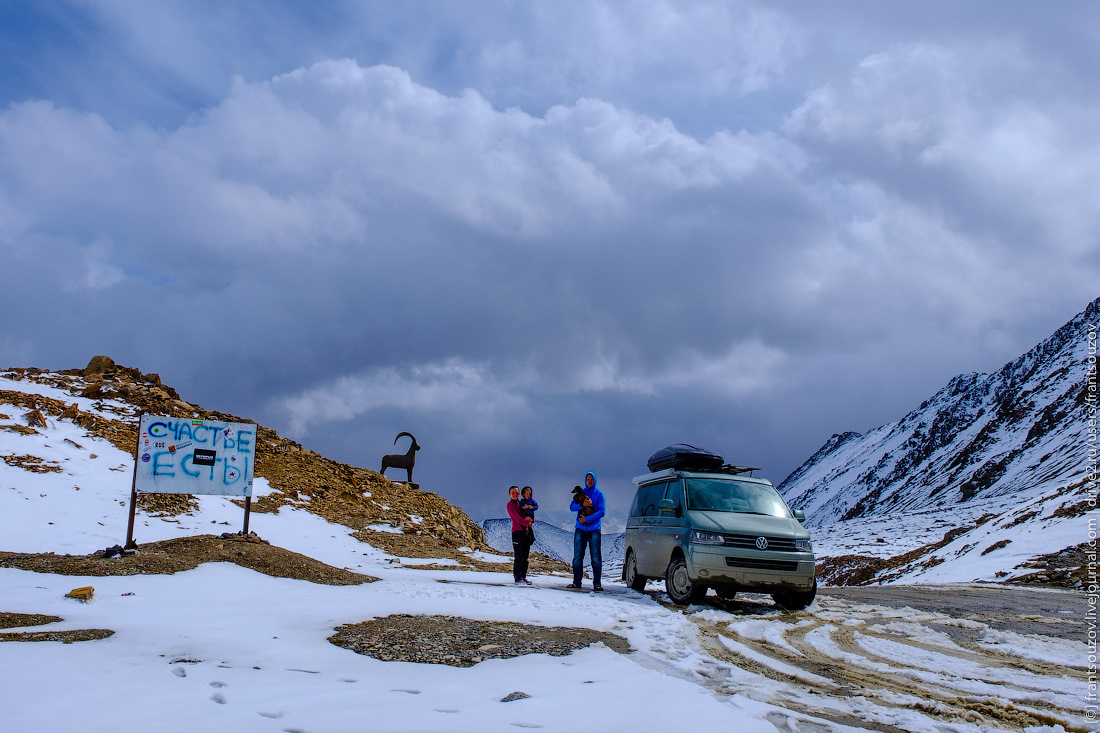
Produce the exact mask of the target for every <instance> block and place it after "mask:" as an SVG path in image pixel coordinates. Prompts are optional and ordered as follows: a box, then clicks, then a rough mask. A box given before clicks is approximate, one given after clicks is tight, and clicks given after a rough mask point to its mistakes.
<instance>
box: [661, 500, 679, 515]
mask: <svg viewBox="0 0 1100 733" xmlns="http://www.w3.org/2000/svg"><path fill="white" fill-rule="evenodd" d="M657 509H658V510H659V511H660V512H661V514H676V502H674V501H673V500H672V499H661V500H660V501H659V502H657Z"/></svg>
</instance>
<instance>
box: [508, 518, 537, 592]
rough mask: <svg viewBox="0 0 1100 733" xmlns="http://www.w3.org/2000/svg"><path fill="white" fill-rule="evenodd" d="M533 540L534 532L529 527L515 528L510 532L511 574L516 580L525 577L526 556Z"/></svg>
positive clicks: (529, 552)
mask: <svg viewBox="0 0 1100 733" xmlns="http://www.w3.org/2000/svg"><path fill="white" fill-rule="evenodd" d="M534 541H535V533H534V532H532V531H531V530H529V529H517V530H515V531H514V532H512V554H513V555H514V559H513V560H512V575H514V576H515V579H516V580H523V579H524V578H526V577H527V558H528V556H529V555H530V554H531V545H532V544H533V543H534Z"/></svg>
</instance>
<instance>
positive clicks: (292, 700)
mask: <svg viewBox="0 0 1100 733" xmlns="http://www.w3.org/2000/svg"><path fill="white" fill-rule="evenodd" d="M0 389H13V390H20V391H30V390H32V389H33V390H36V391H47V388H43V387H40V386H39V385H33V384H29V383H27V382H18V383H11V384H4V385H0ZM58 396H60V397H62V398H64V399H66V400H67V401H69V402H72V401H74V400H73V398H72V397H71V395H68V394H65V393H60V394H59V395H58ZM81 408H82V409H85V410H92V409H94V406H93V405H92V404H91V403H90V401H88V403H87V404H81ZM23 412H25V410H24V409H23V408H19V407H16V406H12V405H4V404H0V414H3V415H6V417H4V418H0V457H3V458H10V459H11V464H10V465H9V463H8V462H6V461H5V462H4V463H0V553H2V552H9V553H10V552H57V553H69V554H88V553H91V552H93V551H95V550H97V549H103V548H105V547H108V546H110V545H114V544H121V542H122V541H123V539H124V538H125V532H126V519H127V510H128V507H127V500H128V496H129V491H130V479H131V470H132V465H133V464H132V459H131V458H130V457H129V456H128V455H127V454H125V453H124V452H121V451H119V450H117V449H116V448H114V447H113V446H112V445H110V444H109V443H107V442H106V441H103V440H100V439H98V438H94V437H91V436H89V435H88V434H87V433H86V432H85V431H84V430H82V429H81V428H79V427H77V426H76V425H73V424H71V423H69V422H68V421H67V420H59V419H56V418H50V419H49V420H48V422H49V426H48V428H47V429H45V430H39V432H38V433H36V434H26V435H24V434H20V433H17V432H14V431H11V430H8V429H5V427H6V426H11V425H17V424H19V425H22V424H25V423H23V422H22V419H21V416H22V414H23ZM93 455H94V456H95V457H94V458H93V457H92V456H93ZM26 456H31V457H33V458H34V459H37V461H28V460H27V459H26V458H23V459H18V458H17V457H26ZM29 465H38V466H46V467H57V468H59V469H60V470H55V471H47V472H42V473H38V472H33V471H31V470H29V469H28V468H27V466H29ZM266 490H268V489H267V486H266V482H265V481H263V480H260V479H258V480H257V482H256V492H257V493H258V494H262V493H263V492H264V491H266ZM241 521H242V510H241V509H240V508H238V507H237V506H235V505H233V504H231V503H230V502H229V501H228V499H225V498H222V497H213V496H204V497H199V509H198V510H196V511H195V512H193V513H192V514H186V515H180V516H177V517H153V516H147V515H144V514H139V515H138V522H137V526H136V529H135V539H136V540H137V541H138V542H139V543H147V542H152V541H155V540H160V539H167V538H172V537H180V536H191V535H195V534H200V533H214V534H217V533H221V532H225V531H237V530H239V529H240V525H241ZM250 528H251V529H252V530H253V531H255V532H256V533H258V534H259V535H260V536H261V537H263V538H265V539H266V540H268V541H270V542H271V543H272V544H274V545H278V546H281V547H284V548H287V549H289V550H293V551H295V552H299V553H302V554H305V555H309V556H311V557H314V558H316V559H318V560H321V561H323V562H325V563H328V564H330V565H333V566H336V567H341V568H348V569H351V570H354V571H357V572H362V573H366V574H369V575H373V576H375V577H378V578H380V582H377V583H370V584H365V585H360V586H343V587H336V586H325V585H316V584H312V583H308V582H305V581H299V580H289V579H284V578H275V577H269V576H266V575H262V574H259V573H256V572H254V571H251V570H248V569H245V568H242V567H239V566H236V565H232V564H228V563H211V564H206V565H202V566H199V567H198V568H196V569H194V570H190V571H186V572H180V573H177V574H174V575H135V576H114V577H72V576H60V575H51V574H43V573H33V572H27V571H22V570H15V569H7V568H0V611H3V612H15V613H35V614H52V615H56V616H59V617H61V618H63V619H64V620H63V621H60V622H57V623H54V624H50V625H46V626H37V627H33V628H27V629H25V630H26V631H50V630H66V629H85V628H106V629H112V630H113V631H115V634H114V635H113V636H111V637H109V638H107V639H102V640H98V641H85V642H78V643H72V644H62V643H57V642H33V643H32V642H26V643H17V642H4V643H0V721H2V724H0V730H4V731H18V732H22V731H28V732H29V731H52V730H61V729H68V728H71V729H73V730H80V731H117V730H119V729H129V730H157V731H195V730H233V731H265V732H267V731H309V732H311V733H323V732H325V731H359V730H437V731H466V730H513V729H515V728H517V727H518V728H537V729H546V730H563V731H578V730H638V731H653V730H664V729H673V728H675V729H683V728H685V727H687V728H698V729H702V730H708V729H735V730H738V731H770V730H782V731H809V730H818V731H825V730H837V731H839V730H855V729H858V728H862V727H864V726H865V725H866V724H867V723H868V722H873V723H875V724H877V725H880V726H894V727H897V728H900V729H904V730H913V731H976V730H995V729H997V730H1000V729H1007V730H1020V729H1025V728H1027V729H1029V730H1036V731H1037V730H1043V729H1046V730H1051V731H1053V730H1057V729H1058V728H1057V726H1059V725H1061V726H1066V727H1067V728H1072V729H1077V730H1085V729H1088V728H1089V727H1090V726H1089V724H1088V721H1087V720H1086V719H1085V718H1084V717H1083V715H1082V714H1081V712H1080V711H1081V709H1082V704H1083V700H1084V697H1085V694H1086V683H1085V680H1084V671H1083V670H1084V666H1085V664H1086V657H1085V654H1084V653H1083V650H1082V648H1081V645H1080V644H1079V643H1077V642H1071V641H1068V640H1059V639H1055V638H1051V637H1045V636H1044V637H1040V636H1024V635H1019V634H1012V633H1010V632H1005V631H1000V630H997V629H996V628H994V627H992V626H989V625H985V624H983V623H981V622H977V621H966V620H962V619H959V618H954V617H951V616H949V615H947V614H937V613H930V612H917V611H913V610H912V609H902V610H897V609H891V608H888V607H878V606H872V605H860V604H854V603H849V602H845V601H843V600H840V599H833V598H825V597H821V598H820V599H819V601H818V602H817V603H815V604H814V605H813V606H812V607H811V608H810V609H809V610H808V611H806V612H803V613H798V614H788V613H785V612H782V611H780V610H778V609H776V608H775V607H774V606H772V605H770V603H768V602H767V599H764V598H761V599H760V600H759V602H754V601H752V600H751V599H750V600H749V602H747V603H746V604H743V605H741V606H739V607H737V608H735V609H733V610H728V609H727V608H724V607H721V606H719V605H717V604H711V605H705V606H693V607H691V608H690V609H688V610H686V611H685V610H682V609H678V608H675V607H672V606H670V605H668V604H667V603H663V602H662V601H663V600H664V597H663V594H661V593H659V592H651V593H636V592H634V591H631V590H628V589H626V588H624V587H623V586H622V585H621V584H619V583H617V582H616V580H615V579H614V578H613V577H609V578H608V582H607V585H608V586H609V591H610V592H609V593H607V594H602V595H599V594H591V593H567V592H558V591H556V590H554V589H552V587H560V586H561V585H562V584H564V583H565V582H567V581H566V580H565V579H562V578H559V577H537V578H535V585H534V586H533V587H525V588H517V587H514V586H512V585H511V583H510V576H509V575H508V574H507V573H483V572H482V573H475V572H460V571H451V570H446V569H438V570H436V569H432V570H414V569H411V568H406V567H402V563H401V561H400V559H398V558H394V557H392V556H390V555H387V554H386V553H384V552H382V551H380V550H377V549H374V548H372V547H370V546H369V545H365V544H363V543H361V542H359V541H357V540H355V539H354V538H352V537H351V536H350V531H349V530H348V528H346V527H343V526H340V525H335V524H330V523H328V522H326V521H324V520H323V519H321V518H319V517H317V516H315V515H312V514H310V513H308V512H307V511H305V510H302V509H293V508H289V507H284V508H283V509H282V510H281V511H280V512H279V513H278V514H254V515H253V516H252V519H251V527H250ZM3 556H4V555H3V554H0V557H3ZM424 563H425V561H424V560H423V559H417V560H416V561H415V564H418V565H420V564H424ZM410 564H412V563H410ZM439 581H451V582H439ZM456 581H457V582H456ZM494 583H500V584H501V585H494ZM87 585H90V586H93V587H94V588H95V594H94V597H93V598H92V599H91V601H89V602H88V603H82V602H79V601H76V600H72V599H69V598H65V597H64V596H65V594H66V593H67V592H69V591H70V590H71V589H73V588H76V587H79V586H87ZM653 588H654V590H655V591H656V589H657V588H659V586H658V585H656V584H654V585H653ZM390 614H425V615H426V614H440V615H457V616H464V617H468V618H471V619H478V620H494V621H515V622H521V623H524V624H535V625H546V626H573V627H584V628H591V629H596V630H600V631H606V632H611V633H615V634H619V635H621V636H623V637H624V638H625V639H627V640H628V641H629V643H630V645H631V647H632V648H633V650H634V651H632V652H631V653H630V654H627V655H622V654H619V653H617V652H615V651H613V650H611V649H609V648H606V647H604V646H602V645H597V646H593V647H589V648H586V649H584V650H581V651H578V652H574V653H573V654H570V655H568V656H564V657H553V656H548V655H528V656H524V657H518V658H513V659H492V660H486V661H483V662H480V663H478V664H476V665H474V666H473V667H469V668H457V667H450V666H445V665H436V664H414V663H405V662H382V661H378V660H376V659H373V658H371V657H368V656H364V655H359V654H356V653H354V652H352V651H350V650H348V649H344V648H340V647H337V646H334V645H333V644H331V643H329V642H328V641H327V638H328V637H329V636H330V635H331V634H332V633H333V630H334V628H335V627H337V626H339V625H341V624H346V623H355V622H359V621H364V620H368V619H371V618H378V617H383V616H387V615H390ZM959 630H961V632H962V633H963V635H964V636H965V638H961V637H960V636H959V634H958V633H955V632H957V631H959ZM8 631H12V630H8ZM514 691H522V692H524V693H526V694H528V695H530V697H529V698H526V699H522V700H516V701H513V702H501V699H502V698H504V697H505V696H506V695H508V694H509V693H511V692H514ZM1044 723H1045V724H1048V725H1049V726H1053V727H1047V728H1044V727H1041V726H1042V724H1044Z"/></svg>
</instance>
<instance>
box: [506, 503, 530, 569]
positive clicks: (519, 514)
mask: <svg viewBox="0 0 1100 733" xmlns="http://www.w3.org/2000/svg"><path fill="white" fill-rule="evenodd" d="M508 516H509V517H511V518H512V577H514V578H515V580H516V585H531V581H530V580H528V579H527V559H528V557H529V556H530V554H531V543H532V542H533V541H534V539H535V534H534V532H533V531H532V530H531V525H532V524H534V523H535V520H534V519H532V518H530V517H525V516H523V510H521V509H520V506H519V487H518V486H512V487H511V488H509V489H508Z"/></svg>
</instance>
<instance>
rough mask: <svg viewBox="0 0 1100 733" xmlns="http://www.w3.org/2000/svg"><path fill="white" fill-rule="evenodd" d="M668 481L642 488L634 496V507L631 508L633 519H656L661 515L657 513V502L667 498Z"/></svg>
mask: <svg viewBox="0 0 1100 733" xmlns="http://www.w3.org/2000/svg"><path fill="white" fill-rule="evenodd" d="M667 486H668V482H667V481H658V482H657V483H655V484H649V485H648V486H642V487H640V488H639V489H638V493H637V494H636V495H635V496H634V506H632V507H631V508H630V516H632V517H655V516H657V515H659V514H660V512H659V511H657V502H659V501H660V500H661V499H663V498H664V496H665V488H666V487H667Z"/></svg>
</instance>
